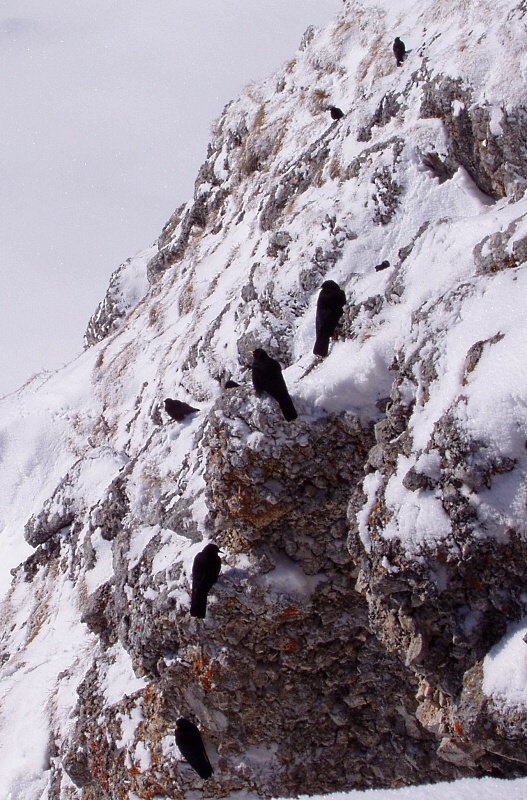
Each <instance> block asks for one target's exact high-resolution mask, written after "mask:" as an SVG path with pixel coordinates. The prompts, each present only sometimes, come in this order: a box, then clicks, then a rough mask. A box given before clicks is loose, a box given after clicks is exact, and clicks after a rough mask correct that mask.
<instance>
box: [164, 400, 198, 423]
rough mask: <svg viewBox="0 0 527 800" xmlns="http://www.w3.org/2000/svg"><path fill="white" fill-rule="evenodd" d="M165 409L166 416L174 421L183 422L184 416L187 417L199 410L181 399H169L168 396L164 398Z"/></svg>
mask: <svg viewBox="0 0 527 800" xmlns="http://www.w3.org/2000/svg"><path fill="white" fill-rule="evenodd" d="M165 411H166V412H167V414H168V416H169V417H172V419H175V420H176V422H183V420H184V419H185V417H188V415H189V414H195V413H196V411H199V408H193V407H192V406H189V404H188V403H184V402H183V401H182V400H171V399H170V397H167V399H166V400H165Z"/></svg>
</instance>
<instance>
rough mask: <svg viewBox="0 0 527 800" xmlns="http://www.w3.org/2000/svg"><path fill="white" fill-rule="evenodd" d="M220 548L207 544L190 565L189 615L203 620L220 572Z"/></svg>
mask: <svg viewBox="0 0 527 800" xmlns="http://www.w3.org/2000/svg"><path fill="white" fill-rule="evenodd" d="M219 550H220V548H219V547H218V545H217V544H213V543H212V542H211V543H210V544H207V545H206V546H205V547H204V548H203V550H200V552H199V553H198V554H197V556H196V557H195V559H194V563H193V564H192V595H191V600H190V615H191V616H192V617H198V618H199V619H205V614H206V613H207V597H208V594H209V592H210V590H211V589H212V587H213V586H214V584H215V583H216V581H217V580H218V577H219V574H220V571H221V558H220V555H219Z"/></svg>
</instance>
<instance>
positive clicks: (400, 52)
mask: <svg viewBox="0 0 527 800" xmlns="http://www.w3.org/2000/svg"><path fill="white" fill-rule="evenodd" d="M393 54H394V56H395V60H396V61H397V66H398V67H400V66H401V64H402V63H403V61H404V58H405V56H406V47H405V45H404V42H402V41H401V40H400V39H399V37H398V36H396V37H395V39H394V42H393Z"/></svg>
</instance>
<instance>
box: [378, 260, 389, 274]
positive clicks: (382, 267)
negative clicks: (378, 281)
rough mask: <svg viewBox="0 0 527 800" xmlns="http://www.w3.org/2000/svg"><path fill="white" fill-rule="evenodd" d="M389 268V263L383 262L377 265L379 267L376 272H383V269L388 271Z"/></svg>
mask: <svg viewBox="0 0 527 800" xmlns="http://www.w3.org/2000/svg"><path fill="white" fill-rule="evenodd" d="M389 266H390V262H389V261H381V263H380V264H377V266H376V267H375V272H382V270H383V269H388V267H389Z"/></svg>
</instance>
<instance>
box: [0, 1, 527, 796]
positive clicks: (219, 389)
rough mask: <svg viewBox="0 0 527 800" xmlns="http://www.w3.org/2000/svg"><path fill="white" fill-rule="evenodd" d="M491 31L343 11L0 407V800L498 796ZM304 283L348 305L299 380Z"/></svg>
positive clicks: (506, 208)
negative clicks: (381, 790) (66, 352)
mask: <svg viewBox="0 0 527 800" xmlns="http://www.w3.org/2000/svg"><path fill="white" fill-rule="evenodd" d="M446 19H448V20H449V22H448V25H446V23H445V20H446ZM525 19H526V17H525V7H524V3H519V2H515V0H498V2H493V3H490V2H488V0H478V1H477V0H467V2H462V3H459V2H456V3H454V2H450V0H448V2H446V3H445V2H443V3H442V4H441V7H440V8H439V7H438V4H437V3H436V2H435V0H434V2H432V0H425V2H422V1H421V2H419V3H417V2H415V0H400V1H399V2H396V3H391V4H381V5H379V4H377V3H376V2H374V0H364V2H351V1H348V2H346V3H344V5H343V9H342V12H341V13H340V14H339V16H338V17H337V18H336V19H335V20H334V21H333V22H332V23H330V24H329V25H328V26H327V27H326V28H325V29H323V30H318V31H317V30H315V29H312V28H311V29H309V31H308V32H307V33H306V35H305V37H304V39H303V41H302V44H301V47H300V49H299V51H298V53H297V54H296V55H295V56H294V57H293V58H292V59H291V60H290V61H289V62H288V63H287V64H285V65H284V66H283V67H282V68H281V69H280V70H279V71H278V72H277V73H276V74H275V75H273V76H272V77H270V78H269V79H268V80H266V81H264V82H262V83H261V84H258V85H256V84H254V85H251V86H249V87H248V88H247V89H246V90H245V92H244V93H243V94H242V96H241V97H240V98H239V99H238V100H237V101H235V102H233V103H231V104H230V105H229V106H227V108H226V109H225V111H224V113H223V114H222V116H221V117H220V119H219V120H218V121H217V122H216V124H215V126H214V129H213V132H212V138H211V143H210V146H209V149H208V153H207V158H206V160H205V163H204V164H203V166H202V167H201V169H200V170H199V173H198V176H197V180H196V186H195V193H194V197H193V198H192V199H191V200H190V201H189V202H188V203H187V204H185V205H183V206H182V207H180V208H179V209H177V210H176V211H175V212H174V214H173V216H172V217H171V219H170V220H169V221H168V223H167V224H166V226H165V228H164V230H163V231H162V233H161V235H160V238H159V240H158V242H157V244H156V245H155V246H154V247H152V248H150V249H147V250H145V251H144V252H143V253H141V254H139V255H138V256H137V257H135V258H134V259H131V260H130V261H129V262H126V264H124V265H122V266H121V267H120V268H119V269H118V270H117V272H116V273H115V274H114V276H113V277H112V280H111V282H110V287H109V289H108V293H107V295H106V298H105V299H104V300H103V302H102V303H101V305H100V306H99V308H98V309H97V311H96V313H95V315H94V317H93V318H92V320H91V321H90V323H89V326H88V330H87V334H86V341H87V348H86V350H85V351H84V353H83V354H82V355H80V356H79V358H78V359H77V360H76V361H74V362H73V363H72V364H70V365H68V366H67V367H65V368H64V369H63V370H61V371H60V372H58V373H55V374H51V375H42V376H39V377H37V378H35V379H34V380H33V382H32V383H30V384H29V385H28V386H26V387H24V388H23V389H22V390H20V392H18V393H17V394H15V395H12V396H10V397H7V398H5V399H4V400H2V414H1V415H0V458H1V459H2V468H3V472H2V475H3V480H2V483H1V484H0V531H1V537H2V538H1V540H0V541H1V543H2V556H3V558H2V563H1V564H0V589H1V592H2V605H1V611H0V613H1V615H2V628H3V631H4V633H3V636H2V642H1V650H0V687H1V689H2V692H1V696H2V702H1V703H0V731H1V732H2V736H0V789H1V790H2V796H6V797H9V796H14V797H17V798H19V800H35V798H37V797H46V798H48V800H66V798H67V799H68V800H81V799H82V800H121V798H122V799H123V800H124V798H132V797H139V798H143V799H144V800H147V799H149V798H152V799H153V798H161V797H171V798H184V797H186V798H192V797H194V796H195V795H196V792H197V791H199V792H200V793H202V794H204V795H205V796H206V797H225V796H227V795H229V794H231V793H233V792H243V793H244V795H243V796H244V797H251V796H254V797H257V796H266V797H268V796H282V797H285V796H295V795H298V794H300V793H306V792H311V793H313V792H320V793H322V792H330V791H335V790H343V789H349V788H370V787H380V786H385V787H397V786H400V785H404V784H416V783H420V782H427V783H429V782H434V781H439V780H450V779H452V778H456V777H462V776H464V777H478V776H483V775H492V776H502V777H515V776H523V775H527V757H526V756H525V744H524V742H525V729H526V725H527V691H526V690H525V688H524V687H525V680H524V678H525V675H526V674H527V644H525V642H524V641H523V636H524V635H525V631H526V629H527V624H526V622H525V619H526V616H527V608H526V606H527V594H526V591H525V572H526V554H527V541H526V533H527V531H526V521H525V519H526V518H525V504H526V466H527V449H526V442H527V411H526V405H525V397H526V396H527V366H526V360H525V335H526V325H525V307H526V304H527V271H526V260H527V244H526V242H527V200H525V199H524V192H525V189H526V186H527V153H526V149H525V140H526V134H527V116H526V110H527V104H526V92H525V71H526V69H527V61H526V60H525V52H526V47H525V45H526V31H525ZM396 35H400V36H401V37H402V38H403V40H404V41H405V43H406V47H407V51H408V55H407V57H406V59H405V61H404V62H403V64H402V65H401V66H400V67H397V65H396V63H395V59H394V57H393V53H392V42H393V38H394V36H396ZM330 104H337V105H338V106H339V107H341V108H342V109H343V110H344V112H345V114H344V117H343V118H342V119H340V120H338V121H336V122H333V121H332V120H331V118H330V117H329V115H328V113H327V110H326V109H327V106H328V105H330ZM376 266H382V269H376ZM325 279H332V280H335V281H337V282H338V283H339V284H340V286H341V287H342V288H343V289H344V291H345V293H346V296H347V300H348V303H347V305H346V308H345V313H344V315H343V318H342V324H341V327H340V331H339V334H338V337H337V339H336V340H335V341H334V342H332V344H331V347H330V352H329V355H328V357H327V358H326V359H318V358H315V357H314V356H313V355H312V348H313V344H314V333H315V313H316V301H317V296H318V291H319V287H320V285H321V283H322V282H323V281H324V280H325ZM256 347H263V348H265V349H266V350H267V351H268V352H269V353H270V354H271V355H272V356H274V357H275V358H277V359H278V360H279V361H280V363H281V365H282V367H283V374H284V378H285V380H286V382H287V385H288V388H289V391H290V393H291V396H292V399H293V402H294V404H295V407H296V408H297V410H298V419H296V420H294V421H293V422H286V421H285V420H284V419H283V417H282V415H281V413H280V410H279V408H278V406H277V404H276V402H275V401H274V400H272V399H271V398H269V397H265V396H264V397H262V398H257V397H256V396H255V394H254V391H253V388H252V384H251V375H250V363H251V358H252V357H251V351H252V350H254V349H255V348H256ZM228 380H234V381H235V382H236V383H237V384H238V386H237V387H234V388H229V389H226V388H223V387H224V386H225V383H226V381H228ZM166 397H172V398H177V399H180V400H182V401H185V402H189V403H190V404H191V405H192V406H193V407H195V408H198V409H199V411H198V412H197V413H195V414H193V415H192V416H189V417H188V418H186V419H185V420H184V421H183V422H182V423H177V422H174V421H173V420H171V419H170V418H169V417H168V415H167V414H166V413H165V411H164V408H163V400H164V399H165V398H166ZM208 540H212V541H214V542H216V543H217V544H218V545H220V546H221V551H222V559H223V569H222V573H221V576H220V578H219V580H218V582H217V584H216V585H215V586H214V587H213V589H212V591H211V593H210V596H209V602H208V610H207V616H206V618H205V620H198V619H195V618H192V617H190V615H189V603H190V579H191V570H192V563H193V559H194V557H195V555H196V553H197V552H199V550H201V549H202V547H203V544H204V542H206V541H208ZM180 715H183V716H186V717H188V718H190V719H192V720H193V721H194V722H196V723H197V724H199V725H200V727H201V730H202V734H203V739H204V742H205V746H206V749H207V752H208V753H209V757H210V760H211V763H212V765H213V768H214V775H213V777H212V778H211V779H210V780H208V781H206V782H203V781H202V780H201V779H200V778H199V777H198V775H197V774H196V773H195V772H194V771H193V770H192V769H191V768H190V766H189V765H187V764H186V763H185V762H184V761H183V760H182V757H181V756H180V754H179V751H178V750H177V748H176V746H175V740H174V725H175V720H176V719H177V717H178V716H180ZM28 719H31V721H32V730H31V732H28V730H27V725H25V724H24V720H26V721H27V720H28ZM22 741H23V742H24V746H21V745H20V742H22ZM10 793H12V794H11V795H10Z"/></svg>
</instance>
